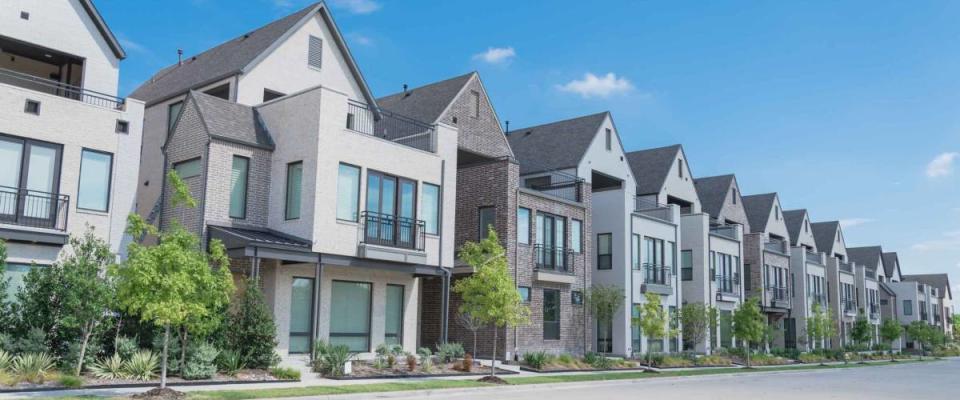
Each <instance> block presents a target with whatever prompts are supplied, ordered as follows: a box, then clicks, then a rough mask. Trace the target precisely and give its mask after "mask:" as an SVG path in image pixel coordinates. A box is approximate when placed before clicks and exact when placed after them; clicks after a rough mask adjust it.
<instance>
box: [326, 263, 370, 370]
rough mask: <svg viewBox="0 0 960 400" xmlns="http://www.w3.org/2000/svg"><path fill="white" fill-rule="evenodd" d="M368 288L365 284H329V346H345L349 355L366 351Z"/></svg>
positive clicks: (368, 348)
mask: <svg viewBox="0 0 960 400" xmlns="http://www.w3.org/2000/svg"><path fill="white" fill-rule="evenodd" d="M372 295H373V290H372V285H371V284H370V283H367V282H348V281H333V288H332V290H331V293H330V297H331V299H330V344H331V345H340V344H343V345H346V346H347V347H349V348H350V351H352V352H357V353H365V352H368V351H370V303H371V299H372Z"/></svg>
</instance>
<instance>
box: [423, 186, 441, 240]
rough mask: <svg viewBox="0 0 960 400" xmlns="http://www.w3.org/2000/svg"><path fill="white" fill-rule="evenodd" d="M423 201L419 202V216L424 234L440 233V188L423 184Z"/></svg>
mask: <svg viewBox="0 0 960 400" xmlns="http://www.w3.org/2000/svg"><path fill="white" fill-rule="evenodd" d="M422 190H423V195H422V196H423V199H422V200H420V215H421V216H422V217H421V218H423V222H424V227H425V229H426V233H429V234H431V235H436V234H439V233H440V186H437V185H433V184H429V183H424V184H423V189H422Z"/></svg>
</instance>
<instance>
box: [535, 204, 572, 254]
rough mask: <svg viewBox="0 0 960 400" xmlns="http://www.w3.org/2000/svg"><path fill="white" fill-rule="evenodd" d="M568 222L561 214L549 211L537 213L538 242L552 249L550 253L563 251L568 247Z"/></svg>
mask: <svg viewBox="0 0 960 400" xmlns="http://www.w3.org/2000/svg"><path fill="white" fill-rule="evenodd" d="M566 224H567V220H566V219H565V218H564V217H561V216H559V215H553V214H548V213H540V212H538V213H537V228H536V229H537V244H538V245H540V246H541V247H543V248H545V249H551V250H552V251H550V253H552V254H557V253H560V254H562V253H563V249H564V248H566V243H565V241H566V238H567V236H566V234H565V231H566Z"/></svg>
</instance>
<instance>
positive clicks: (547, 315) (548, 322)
mask: <svg viewBox="0 0 960 400" xmlns="http://www.w3.org/2000/svg"><path fill="white" fill-rule="evenodd" d="M543 339H544V340H560V291H559V290H556V289H543Z"/></svg>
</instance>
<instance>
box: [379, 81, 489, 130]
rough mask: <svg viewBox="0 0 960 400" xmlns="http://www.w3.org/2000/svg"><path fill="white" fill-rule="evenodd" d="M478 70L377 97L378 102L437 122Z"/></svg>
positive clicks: (405, 114)
mask: <svg viewBox="0 0 960 400" xmlns="http://www.w3.org/2000/svg"><path fill="white" fill-rule="evenodd" d="M475 74H476V72H471V73H468V74H464V75H460V76H456V77H453V78H450V79H446V80H442V81H440V82H434V83H431V84H427V85H424V86H420V87H418V88H413V89H409V90H407V91H406V92H399V93H394V94H391V95H388V96H384V97H381V98H379V99H377V104H379V105H380V107H383V108H384V109H387V110H390V111H393V112H395V113H397V114H401V115H404V116H407V117H410V118H413V119H416V120H418V121H423V122H427V123H436V122H437V120H438V119H440V117H441V116H443V112H444V111H446V110H447V107H448V106H449V105H450V103H452V102H453V101H454V100H456V98H457V95H458V94H460V91H462V90H463V87H464V86H466V85H467V83H468V82H470V78H472V77H473V76H474V75H475Z"/></svg>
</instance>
